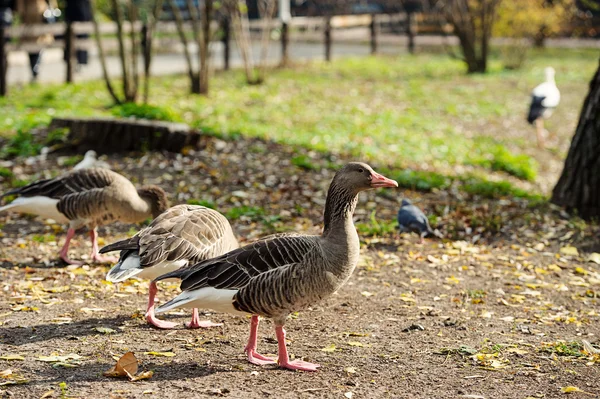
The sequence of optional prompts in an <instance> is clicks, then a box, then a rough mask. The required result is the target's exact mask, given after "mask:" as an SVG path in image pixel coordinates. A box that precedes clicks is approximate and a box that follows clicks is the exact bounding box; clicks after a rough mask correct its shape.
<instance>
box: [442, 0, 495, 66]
mask: <svg viewBox="0 0 600 399" xmlns="http://www.w3.org/2000/svg"><path fill="white" fill-rule="evenodd" d="M500 1H501V0H477V1H473V2H471V1H469V0H439V1H438V3H437V6H438V8H439V9H440V11H441V14H442V15H443V17H444V18H445V19H446V20H447V21H448V22H449V23H450V24H451V25H452V27H453V29H454V33H455V34H456V36H457V37H458V39H459V41H460V47H461V50H462V53H463V58H462V59H463V61H464V62H465V63H466V64H467V72H468V73H476V72H479V73H484V72H485V71H486V70H487V57H488V53H489V41H490V38H491V35H492V27H493V24H494V21H495V19H496V8H497V7H498V4H499V3H500Z"/></svg>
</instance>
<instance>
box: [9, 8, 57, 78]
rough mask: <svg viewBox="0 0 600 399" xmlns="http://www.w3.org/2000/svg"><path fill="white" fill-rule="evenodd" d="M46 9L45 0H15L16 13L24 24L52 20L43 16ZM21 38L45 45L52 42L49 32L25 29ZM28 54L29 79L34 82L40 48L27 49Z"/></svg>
mask: <svg viewBox="0 0 600 399" xmlns="http://www.w3.org/2000/svg"><path fill="white" fill-rule="evenodd" d="M48 9H49V6H48V3H47V2H46V1H45V0H16V10H17V14H18V15H19V17H20V18H21V22H22V23H23V24H24V25H36V24H42V23H44V22H53V21H54V19H53V18H52V20H50V19H49V20H48V21H46V19H45V17H44V13H46V12H47V10H48ZM46 14H47V13H46ZM21 39H22V40H23V41H24V42H29V43H36V44H42V45H43V44H46V45H47V44H50V43H52V40H53V37H52V35H50V34H42V35H35V34H31V33H30V34H28V33H27V31H25V33H24V34H23V36H22V37H21ZM28 55H29V66H30V68H31V80H32V81H34V82H35V81H36V80H37V77H38V75H39V72H40V63H41V59H42V50H31V51H28Z"/></svg>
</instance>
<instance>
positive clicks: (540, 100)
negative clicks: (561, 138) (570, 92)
mask: <svg viewBox="0 0 600 399" xmlns="http://www.w3.org/2000/svg"><path fill="white" fill-rule="evenodd" d="M544 73H545V74H546V81H545V82H544V83H542V84H540V85H537V86H536V87H535V88H534V89H533V91H532V92H531V105H530V106H529V115H528V116H527V122H529V123H530V124H532V125H533V124H534V123H535V129H536V134H537V141H538V147H540V148H543V147H544V134H545V133H546V130H545V129H544V119H546V118H548V117H550V115H552V111H553V110H554V108H556V107H557V106H558V103H560V91H558V87H556V82H555V81H554V73H555V72H554V68H552V67H547V68H546V69H544Z"/></svg>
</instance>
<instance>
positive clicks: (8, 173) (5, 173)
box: [0, 167, 13, 178]
mask: <svg viewBox="0 0 600 399" xmlns="http://www.w3.org/2000/svg"><path fill="white" fill-rule="evenodd" d="M0 176H2V177H6V178H10V177H13V172H12V170H10V169H8V168H4V167H0Z"/></svg>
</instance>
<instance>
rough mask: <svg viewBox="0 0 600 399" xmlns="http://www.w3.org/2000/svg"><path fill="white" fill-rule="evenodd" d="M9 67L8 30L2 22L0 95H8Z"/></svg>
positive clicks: (0, 37)
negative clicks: (7, 76)
mask: <svg viewBox="0 0 600 399" xmlns="http://www.w3.org/2000/svg"><path fill="white" fill-rule="evenodd" d="M7 69H8V52H7V51H6V31H5V30H4V26H2V25H1V24H0V97H4V96H6V86H7V84H6V70H7Z"/></svg>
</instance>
